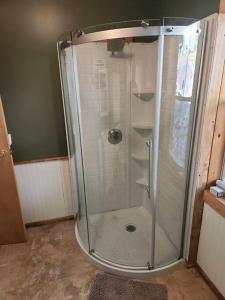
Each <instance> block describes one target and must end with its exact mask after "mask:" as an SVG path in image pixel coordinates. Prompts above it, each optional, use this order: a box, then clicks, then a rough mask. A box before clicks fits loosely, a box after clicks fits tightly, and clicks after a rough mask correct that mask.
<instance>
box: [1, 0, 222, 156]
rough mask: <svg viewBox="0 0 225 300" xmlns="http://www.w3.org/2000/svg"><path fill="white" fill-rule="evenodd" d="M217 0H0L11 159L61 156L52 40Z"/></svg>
mask: <svg viewBox="0 0 225 300" xmlns="http://www.w3.org/2000/svg"><path fill="white" fill-rule="evenodd" d="M218 8H219V0H216V1H215V0H214V1H213V0H195V1H193V0H189V1H181V0H174V1H173V0H171V1H167V0H166V1H165V0H164V1H162V0H158V1H157V0H148V1H146V0H135V1H134V0H124V1H122V0H113V1H107V0H102V1H99V0H86V1H85V0H19V1H16V0H0V67H1V69H0V94H1V95H2V97H3V105H4V109H5V114H6V120H7V125H8V129H9V132H10V133H12V137H13V156H14V160H15V161H21V160H31V159H38V158H45V157H54V156H63V155H66V139H65V129H64V119H63V111H62V100H61V90H60V82H59V72H58V62H57V52H56V41H57V38H58V36H59V35H60V34H61V33H63V32H65V31H67V30H70V29H75V28H82V27H85V26H87V25H95V24H100V23H106V22H113V21H121V20H129V19H139V18H148V17H152V18H158V17H162V16H171V17H174V16H176V17H179V16H182V17H193V18H202V17H204V16H207V15H210V14H212V13H214V12H217V11H218Z"/></svg>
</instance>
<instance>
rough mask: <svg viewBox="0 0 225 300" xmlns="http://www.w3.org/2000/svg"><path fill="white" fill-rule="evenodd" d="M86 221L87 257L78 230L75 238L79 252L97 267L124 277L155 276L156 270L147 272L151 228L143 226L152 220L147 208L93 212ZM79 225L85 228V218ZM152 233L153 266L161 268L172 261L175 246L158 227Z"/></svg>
mask: <svg viewBox="0 0 225 300" xmlns="http://www.w3.org/2000/svg"><path fill="white" fill-rule="evenodd" d="M88 220H89V225H90V234H89V239H90V248H91V250H92V251H91V252H92V253H91V254H90V253H88V251H87V250H85V249H84V246H83V244H82V241H81V238H80V236H79V234H78V230H76V237H77V241H78V243H79V245H80V247H81V249H82V250H83V251H84V252H85V253H86V254H87V255H88V257H89V258H91V260H92V261H94V262H96V261H97V262H98V265H99V264H100V265H99V267H101V266H105V267H106V266H107V267H108V269H107V271H108V272H113V273H114V271H115V270H117V271H119V273H120V274H124V275H128V274H127V272H128V273H130V276H132V277H133V276H136V275H135V273H134V272H137V274H142V275H143V274H146V275H147V274H150V273H149V272H153V273H154V274H155V270H156V269H154V270H149V269H148V264H149V260H150V256H151V226H150V227H149V228H148V227H146V224H151V222H152V217H151V214H150V213H149V212H148V210H147V209H145V208H144V207H132V208H126V209H120V210H115V211H111V212H103V213H97V214H92V215H90V216H89V218H88ZM82 223H83V224H84V225H85V219H83V220H82V219H81V220H80V226H82ZM80 228H81V227H80ZM156 233H157V234H156V236H157V237H158V238H157V239H156V260H155V265H156V266H159V265H161V266H162V265H165V264H166V262H173V261H174V260H175V258H174V256H173V253H174V251H176V249H175V246H174V245H173V244H172V243H171V241H170V240H169V239H168V237H167V235H166V234H165V232H164V230H163V229H162V228H161V227H160V226H159V225H158V224H156ZM176 252H177V251H176ZM103 253H104V254H105V255H104V256H103ZM165 254H166V255H165ZM134 258H135V259H134ZM134 260H135V264H134ZM176 260H177V259H176ZM171 265H173V263H172V264H171ZM175 265H176V264H175ZM160 269H164V268H160ZM165 269H166V268H165ZM121 272H122V273H121Z"/></svg>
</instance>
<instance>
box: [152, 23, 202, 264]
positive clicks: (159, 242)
mask: <svg viewBox="0 0 225 300" xmlns="http://www.w3.org/2000/svg"><path fill="white" fill-rule="evenodd" d="M199 26H200V22H198V23H194V24H192V25H189V26H187V27H186V29H185V30H184V34H183V35H177V36H175V35H169V36H168V35H167V36H165V41H164V58H163V77H162V98H161V112H160V135H159V161H158V179H157V204H156V224H157V225H156V241H155V265H156V266H163V265H167V264H168V263H169V262H173V261H176V260H177V259H178V258H179V257H180V255H181V246H182V236H183V226H184V210H185V202H186V194H187V184H186V183H187V176H188V166H189V158H190V151H191V137H192V129H193V123H194V111H195V105H196V101H197V100H196V97H197V96H196V95H197V82H198V73H199V68H200V57H201V50H202V34H203V33H200V30H198V29H199Z"/></svg>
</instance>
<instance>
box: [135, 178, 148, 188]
mask: <svg viewBox="0 0 225 300" xmlns="http://www.w3.org/2000/svg"><path fill="white" fill-rule="evenodd" d="M136 183H137V184H138V185H140V186H142V187H147V186H148V181H147V179H146V178H139V179H137V180H136Z"/></svg>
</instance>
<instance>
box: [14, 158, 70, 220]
mask: <svg viewBox="0 0 225 300" xmlns="http://www.w3.org/2000/svg"><path fill="white" fill-rule="evenodd" d="M15 170H16V178H17V182H18V188H19V194H20V200H21V206H22V210H23V214H24V219H25V223H31V222H37V221H42V220H49V219H54V218H61V217H65V216H70V215H73V214H74V204H73V199H72V195H71V186H70V176H69V174H70V173H69V163H68V160H65V159H62V160H52V161H51V160H50V161H43V162H35V163H25V164H18V165H16V166H15Z"/></svg>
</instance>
